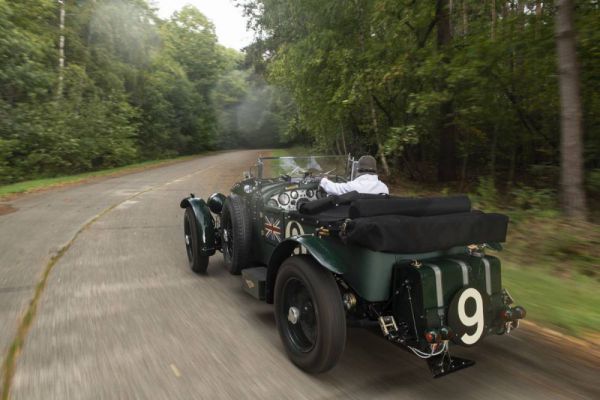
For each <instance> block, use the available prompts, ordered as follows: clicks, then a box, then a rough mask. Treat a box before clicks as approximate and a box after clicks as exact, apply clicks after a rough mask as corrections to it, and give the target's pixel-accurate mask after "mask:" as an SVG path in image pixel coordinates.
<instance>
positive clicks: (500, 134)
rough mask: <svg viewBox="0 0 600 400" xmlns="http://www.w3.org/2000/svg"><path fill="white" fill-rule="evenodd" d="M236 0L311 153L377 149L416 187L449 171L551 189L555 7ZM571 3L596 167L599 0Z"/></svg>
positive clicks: (555, 128)
mask: <svg viewBox="0 0 600 400" xmlns="http://www.w3.org/2000/svg"><path fill="white" fill-rule="evenodd" d="M238 2H239V3H241V4H242V5H243V6H244V7H245V10H246V14H247V15H248V16H249V17H250V20H251V26H253V28H254V29H255V31H256V33H257V37H258V39H257V41H256V43H254V44H253V45H252V46H251V47H250V49H249V51H248V57H249V60H250V61H252V62H253V63H254V65H255V66H256V68H257V70H258V71H264V72H265V74H266V76H267V78H268V81H269V82H270V83H271V84H274V85H277V86H281V87H283V88H285V89H287V90H288V92H289V93H290V95H291V96H292V98H293V100H294V101H295V103H296V106H297V117H294V118H295V121H297V125H296V126H300V127H302V128H303V129H302V130H300V131H299V132H301V134H304V135H305V136H308V137H309V139H310V141H311V142H312V144H313V145H314V146H315V147H316V148H319V149H328V150H329V151H330V152H337V153H342V152H346V151H351V152H353V153H355V154H358V153H363V152H371V153H379V154H380V155H381V154H382V153H383V154H384V155H386V156H387V157H388V158H389V160H388V162H389V163H390V164H391V166H392V167H395V169H396V170H399V169H403V170H405V171H406V172H408V173H409V175H410V176H411V177H412V178H413V179H419V180H421V181H431V180H434V179H436V178H437V177H440V175H441V174H440V172H444V169H448V168H449V169H452V170H453V171H451V172H452V173H450V174H449V175H452V176H456V177H460V179H461V183H463V184H467V183H468V182H477V180H478V178H479V177H481V176H490V177H491V178H492V180H493V181H495V182H496V183H497V184H498V185H499V187H501V188H503V187H507V188H508V191H509V192H510V189H511V188H512V187H513V186H514V185H515V184H516V183H519V182H521V183H523V184H531V182H532V181H534V182H536V187H537V185H538V184H539V185H540V186H542V185H543V186H544V187H548V188H550V189H552V190H555V189H556V186H557V183H558V174H557V173H556V172H557V171H558V165H559V161H560V160H559V146H560V123H559V114H560V113H559V91H558V84H557V72H558V71H557V67H556V51H555V46H556V44H555V36H554V18H555V7H554V2H551V1H540V2H531V1H521V0H518V1H510V2H509V1H496V2H493V3H492V2H488V1H484V2H482V1H475V0H464V1H462V0H461V1H460V2H458V3H457V2H454V3H452V2H449V1H438V2H433V1H420V2H415V1H402V0H401V1H398V0H367V1H326V2H323V1H316V0H308V1H302V2H298V1H292V0H285V1H281V0H239V1H238ZM576 3H577V9H576V28H577V43H578V56H579V59H580V61H581V65H582V69H581V70H582V76H581V80H582V85H581V86H582V100H583V105H584V113H585V115H584V124H585V127H584V130H585V133H586V134H585V156H586V167H587V168H588V169H593V168H598V167H599V165H600V164H599V163H600V119H599V117H598V116H599V115H600V96H599V95H598V94H599V93H600V87H599V85H600V79H598V77H599V76H600V69H599V68H600V63H598V62H597V60H598V58H599V55H600V46H599V45H598V43H600V30H598V29H597V26H598V23H599V22H600V8H599V7H598V5H597V3H596V2H587V1H577V2H576ZM451 4H453V6H451ZM492 4H495V6H496V9H495V10H494V11H495V13H492V10H491V6H492ZM537 5H539V6H540V7H541V8H540V9H539V10H538V9H536V7H537ZM443 9H445V10H447V11H448V14H449V21H448V22H449V25H450V31H449V33H448V35H447V37H446V38H445V41H443V40H441V37H442V36H443V35H441V34H440V32H441V33H443V29H442V28H443V26H442V23H443V18H441V16H440V10H443ZM538 11H540V12H538ZM494 14H495V16H496V17H495V20H494V21H492V15H494ZM344 147H345V148H344ZM446 156H448V157H450V161H451V162H450V164H447V165H445V166H444V168H442V165H441V163H440V162H439V161H440V159H442V158H444V157H446ZM542 166H543V167H542ZM537 167H540V168H537ZM543 168H545V170H544V171H543V172H544V174H543V176H541V178H542V179H540V180H538V178H539V177H540V175H539V173H541V172H542V169H543Z"/></svg>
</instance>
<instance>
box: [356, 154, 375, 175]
mask: <svg viewBox="0 0 600 400" xmlns="http://www.w3.org/2000/svg"><path fill="white" fill-rule="evenodd" d="M357 171H358V173H359V174H376V173H377V161H375V158H374V157H372V156H362V157H361V158H359V159H358V168H357Z"/></svg>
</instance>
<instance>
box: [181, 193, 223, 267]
mask: <svg viewBox="0 0 600 400" xmlns="http://www.w3.org/2000/svg"><path fill="white" fill-rule="evenodd" d="M179 206H180V207H181V208H187V207H190V208H191V209H192V211H193V212H194V216H195V217H196V226H197V227H198V232H197V237H198V240H199V241H200V246H199V248H200V253H201V255H203V256H212V255H213V254H215V251H216V241H215V220H214V218H213V216H212V214H211V213H210V209H209V208H208V205H207V204H206V202H205V201H204V200H202V199H200V198H198V197H187V198H185V199H183V200H181V203H180V204H179Z"/></svg>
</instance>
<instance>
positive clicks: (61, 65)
mask: <svg viewBox="0 0 600 400" xmlns="http://www.w3.org/2000/svg"><path fill="white" fill-rule="evenodd" d="M58 4H59V5H60V23H59V24H60V25H59V28H60V38H59V42H58V88H57V90H56V97H57V99H61V98H62V96H63V90H64V89H63V87H64V79H65V77H64V75H65V73H64V70H65V1H64V0H58Z"/></svg>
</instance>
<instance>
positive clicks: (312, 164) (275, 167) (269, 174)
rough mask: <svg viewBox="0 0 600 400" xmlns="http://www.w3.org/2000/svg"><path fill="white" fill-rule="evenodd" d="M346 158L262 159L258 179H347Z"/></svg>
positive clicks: (348, 172)
mask: <svg viewBox="0 0 600 400" xmlns="http://www.w3.org/2000/svg"><path fill="white" fill-rule="evenodd" d="M349 165H350V164H349V157H348V156H309V157H262V158H259V159H258V167H259V177H260V178H267V179H268V178H277V177H280V176H283V175H287V176H289V177H291V178H305V177H308V176H325V175H328V176H336V175H337V176H340V177H342V178H344V179H347V178H349V175H350V171H349Z"/></svg>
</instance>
